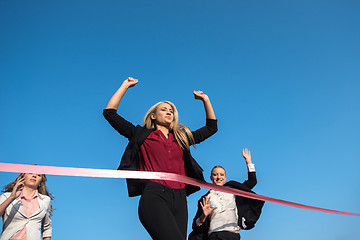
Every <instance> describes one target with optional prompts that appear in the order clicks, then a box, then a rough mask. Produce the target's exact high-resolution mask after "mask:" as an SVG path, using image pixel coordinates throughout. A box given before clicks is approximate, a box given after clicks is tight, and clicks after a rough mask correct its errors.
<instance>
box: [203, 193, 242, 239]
mask: <svg viewBox="0 0 360 240" xmlns="http://www.w3.org/2000/svg"><path fill="white" fill-rule="evenodd" d="M208 197H210V207H211V208H214V207H217V208H216V209H215V210H214V211H212V212H211V213H210V215H209V216H208V217H210V226H209V232H208V234H209V235H210V234H211V233H212V232H219V231H239V230H240V227H239V226H238V214H237V213H238V211H237V207H236V203H235V196H234V195H233V194H230V193H224V192H219V191H214V190H210V193H209V195H208Z"/></svg>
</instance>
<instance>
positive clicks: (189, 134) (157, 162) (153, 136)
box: [103, 77, 217, 240]
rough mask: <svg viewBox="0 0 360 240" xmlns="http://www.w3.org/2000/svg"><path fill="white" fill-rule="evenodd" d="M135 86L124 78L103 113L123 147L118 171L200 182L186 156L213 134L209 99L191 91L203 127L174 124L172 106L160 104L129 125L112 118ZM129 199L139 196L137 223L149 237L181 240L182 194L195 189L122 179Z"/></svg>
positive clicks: (183, 223)
mask: <svg viewBox="0 0 360 240" xmlns="http://www.w3.org/2000/svg"><path fill="white" fill-rule="evenodd" d="M137 83H138V80H137V79H134V78H131V77H129V78H127V79H126V80H125V81H124V82H123V83H122V85H121V86H120V88H119V89H118V90H117V91H116V93H115V94H114V95H113V96H112V98H111V99H110V101H109V103H108V104H107V106H106V109H104V112H103V114H104V117H105V118H106V120H107V121H108V122H109V123H110V124H111V126H112V127H113V128H114V129H115V130H117V131H118V132H119V133H120V134H121V135H123V136H124V137H126V138H128V140H129V144H128V145H127V147H126V149H125V152H124V154H123V156H122V159H121V163H120V166H119V167H118V169H119V170H120V169H121V170H138V171H152V172H168V173H176V174H180V175H184V176H189V177H192V178H195V179H199V180H204V177H203V174H202V169H201V167H200V166H199V165H198V163H197V162H196V161H195V159H194V158H193V157H192V156H191V154H190V145H193V146H195V144H198V143H200V142H202V141H204V140H205V139H207V138H208V137H210V136H211V135H213V134H214V133H215V132H216V131H217V120H216V118H215V113H214V110H213V108H212V105H211V103H210V100H209V97H208V96H207V95H206V94H204V93H203V92H202V91H194V96H195V99H197V100H201V101H202V102H203V104H204V108H205V112H206V125H205V126H204V127H202V128H200V129H198V130H196V131H190V129H189V128H188V127H186V126H185V125H183V124H180V123H179V122H178V112H177V110H176V107H175V105H174V104H173V103H171V102H169V101H163V102H159V103H157V104H155V105H154V106H152V107H151V108H150V109H149V111H148V112H147V113H146V115H145V117H144V121H143V126H140V125H137V126H135V125H133V124H132V123H130V122H128V121H127V120H125V119H124V118H122V117H121V116H119V115H118V114H117V109H118V106H119V103H120V101H121V99H122V97H123V96H124V94H125V92H126V91H127V90H128V89H129V88H131V87H133V86H135V85H136V84H137ZM127 186H128V193H129V196H130V197H133V196H138V195H141V198H140V202H139V209H138V213H139V219H140V221H141V223H142V225H143V226H144V227H145V229H146V230H147V231H148V233H149V234H150V236H151V237H152V238H153V239H156V240H169V239H171V240H184V239H186V234H187V220H188V211H187V200H186V196H188V195H190V194H192V193H194V192H196V191H198V190H199V189H200V188H199V187H195V186H191V185H186V184H184V183H179V182H173V181H162V180H147V181H141V180H133V179H128V180H127Z"/></svg>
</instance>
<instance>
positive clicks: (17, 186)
mask: <svg viewBox="0 0 360 240" xmlns="http://www.w3.org/2000/svg"><path fill="white" fill-rule="evenodd" d="M24 183H25V178H21V179H20V180H19V181H17V182H16V184H15V186H14V188H13V190H12V192H11V195H10V197H11V198H12V199H16V198H18V197H19V196H20V194H21V192H22V190H23V188H24Z"/></svg>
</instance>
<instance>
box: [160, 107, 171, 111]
mask: <svg viewBox="0 0 360 240" xmlns="http://www.w3.org/2000/svg"><path fill="white" fill-rule="evenodd" d="M160 109H169V110H170V111H174V110H173V109H172V108H168V107H165V106H164V107H161V108H160Z"/></svg>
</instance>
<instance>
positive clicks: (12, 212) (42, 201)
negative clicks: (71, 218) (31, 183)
mask: <svg viewBox="0 0 360 240" xmlns="http://www.w3.org/2000/svg"><path fill="white" fill-rule="evenodd" d="M10 194H11V193H10V192H6V193H3V194H2V195H1V196H0V204H1V203H3V202H4V201H5V199H7V198H8V197H9V196H10ZM39 195H40V196H41V198H40V197H38V198H37V199H38V202H39V209H38V210H37V211H35V212H34V213H33V214H32V215H31V216H30V217H27V216H26V214H25V212H24V209H23V207H22V206H21V199H20V198H18V199H15V200H14V201H12V203H10V204H9V206H8V207H7V208H6V209H5V212H4V214H3V215H2V218H3V228H2V233H1V236H0V240H8V239H10V238H11V237H12V236H13V235H14V234H15V233H17V232H18V231H20V230H21V229H23V227H24V226H25V225H26V237H27V239H28V240H41V235H42V237H43V238H44V237H51V233H52V228H51V220H50V214H49V213H50V209H51V205H50V200H51V199H50V197H49V196H46V195H43V194H40V193H39Z"/></svg>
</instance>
